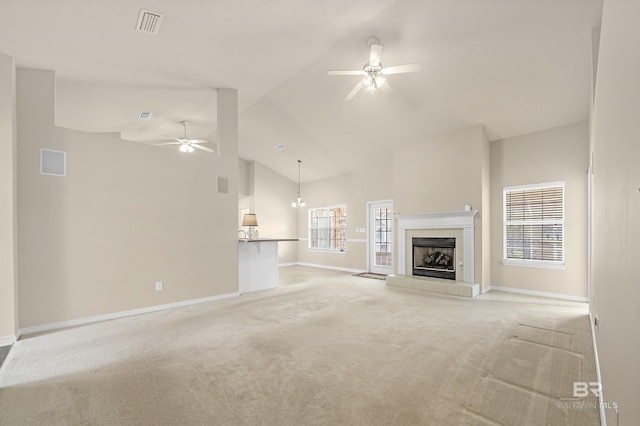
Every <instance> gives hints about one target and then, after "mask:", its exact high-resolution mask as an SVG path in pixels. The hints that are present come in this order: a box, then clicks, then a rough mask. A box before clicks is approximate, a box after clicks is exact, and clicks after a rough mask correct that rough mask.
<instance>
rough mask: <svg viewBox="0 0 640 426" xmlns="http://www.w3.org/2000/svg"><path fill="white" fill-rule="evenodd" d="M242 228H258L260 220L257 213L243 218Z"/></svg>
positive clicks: (248, 214)
mask: <svg viewBox="0 0 640 426" xmlns="http://www.w3.org/2000/svg"><path fill="white" fill-rule="evenodd" d="M242 226H258V218H257V217H256V215H255V213H247V214H245V215H244V216H243V217H242Z"/></svg>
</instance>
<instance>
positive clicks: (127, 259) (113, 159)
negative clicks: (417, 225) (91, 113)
mask: <svg viewBox="0 0 640 426" xmlns="http://www.w3.org/2000/svg"><path fill="white" fill-rule="evenodd" d="M231 95H232V94H231ZM54 96H55V75H54V73H53V72H49V71H35V70H23V69H20V70H18V115H17V117H18V138H19V140H18V214H19V238H18V253H19V273H20V276H21V280H20V287H19V289H20V300H19V308H20V328H24V327H31V326H37V325H43V324H49V323H55V322H60V321H67V320H73V319H79V318H85V317H91V316H96V315H102V314H108V313H114V312H119V311H126V310H131V309H137V308H144V307H149V306H155V305H162V304H167V303H173V302H179V301H184V300H190V299H196V298H201V297H208V296H215V295H221V294H227V293H233V292H237V291H238V259H237V249H236V247H237V229H236V228H237V223H236V221H237V214H236V209H237V200H238V191H237V173H238V162H237V143H236V144H235V146H234V144H233V143H230V142H229V143H228V142H225V141H227V140H229V139H228V135H229V134H233V129H232V128H231V129H226V128H225V129H223V130H224V132H223V133H224V134H223V135H222V136H220V135H219V136H220V137H221V138H222V139H221V140H223V145H225V144H226V146H223V149H222V153H223V156H222V158H221V159H218V158H217V157H216V156H210V155H206V154H203V155H184V154H183V153H180V152H178V151H177V150H171V149H163V148H159V147H153V146H149V145H145V144H139V143H134V142H125V141H122V140H120V139H119V137H118V136H117V135H113V134H102V135H100V134H88V133H83V132H78V131H72V130H67V129H62V128H57V127H55V126H54V124H53V116H54ZM230 109H232V108H230ZM227 112H228V113H230V114H233V113H234V112H233V111H227ZM236 114H237V113H236ZM231 121H232V120H231ZM228 127H233V125H232V123H231V125H230V126H228ZM41 148H50V149H55V150H61V151H65V152H67V161H68V163H67V176H66V177H58V176H46V175H42V174H40V173H39V155H40V152H39V151H40V149H41ZM218 176H223V177H228V178H229V193H228V194H219V193H217V190H216V183H217V177H218ZM230 248H231V249H230ZM159 280H162V281H164V287H165V289H164V290H163V291H159V292H156V291H155V290H154V282H155V281H159Z"/></svg>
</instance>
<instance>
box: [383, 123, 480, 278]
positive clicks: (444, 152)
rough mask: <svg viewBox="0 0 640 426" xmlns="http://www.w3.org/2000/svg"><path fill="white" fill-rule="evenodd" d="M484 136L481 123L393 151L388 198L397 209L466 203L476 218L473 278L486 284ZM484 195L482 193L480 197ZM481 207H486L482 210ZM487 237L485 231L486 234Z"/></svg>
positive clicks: (447, 208)
mask: <svg viewBox="0 0 640 426" xmlns="http://www.w3.org/2000/svg"><path fill="white" fill-rule="evenodd" d="M488 149H489V145H488V140H487V137H486V134H485V132H484V128H483V127H482V126H480V125H478V126H473V127H468V128H465V129H461V130H457V131H453V132H450V133H446V134H443V135H438V136H433V137H429V138H426V139H425V140H423V141H418V142H414V143H410V144H407V145H403V146H401V147H399V148H397V149H396V150H395V152H394V155H393V200H394V210H395V211H396V212H397V213H398V214H402V215H411V214H422V213H439V212H453V211H462V210H464V206H465V204H471V208H472V209H473V210H478V214H477V215H476V217H475V231H474V239H475V247H474V249H475V250H474V251H475V259H474V265H475V268H474V269H475V278H474V281H475V282H476V283H478V284H480V285H481V286H482V288H486V287H488V286H489V285H490V283H487V282H484V279H490V276H491V275H490V273H489V271H486V273H485V272H484V271H483V269H484V268H483V265H485V264H487V261H486V260H484V259H483V247H484V246H485V245H486V244H485V243H484V242H483V238H485V236H484V235H483V229H484V230H486V229H487V227H488V226H490V225H489V224H484V225H483V221H486V220H489V216H490V214H489V210H488V209H489V206H487V205H483V190H484V189H485V187H486V186H487V182H486V180H487V168H488V167H489V164H488V163H489V157H488ZM485 198H486V197H485ZM485 208H486V209H487V210H485ZM486 238H488V236H487V237H486Z"/></svg>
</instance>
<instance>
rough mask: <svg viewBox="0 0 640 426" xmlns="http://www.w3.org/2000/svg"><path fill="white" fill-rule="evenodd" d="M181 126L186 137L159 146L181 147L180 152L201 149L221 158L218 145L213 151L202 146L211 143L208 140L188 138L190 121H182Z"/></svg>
mask: <svg viewBox="0 0 640 426" xmlns="http://www.w3.org/2000/svg"><path fill="white" fill-rule="evenodd" d="M180 124H182V126H183V127H184V136H183V137H181V138H171V139H174V140H175V142H167V143H160V144H158V145H180V148H179V149H180V152H187V153H189V152H193V151H195V150H196V149H200V150H202V151H206V152H211V153H217V154H218V157H220V150H219V149H218V144H217V142H216V149H211V148H207V147H206V146H201V145H200V144H203V143H210V142H209V141H208V140H206V139H191V138H189V137H187V125H188V124H189V122H188V121H181V122H180Z"/></svg>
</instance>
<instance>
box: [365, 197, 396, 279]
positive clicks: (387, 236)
mask: <svg viewBox="0 0 640 426" xmlns="http://www.w3.org/2000/svg"><path fill="white" fill-rule="evenodd" d="M368 205H369V220H368V224H367V227H368V229H367V240H368V241H367V243H368V245H369V250H368V253H369V261H368V264H369V272H373V273H376V274H386V275H390V274H393V202H392V201H375V202H370V203H368Z"/></svg>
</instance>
